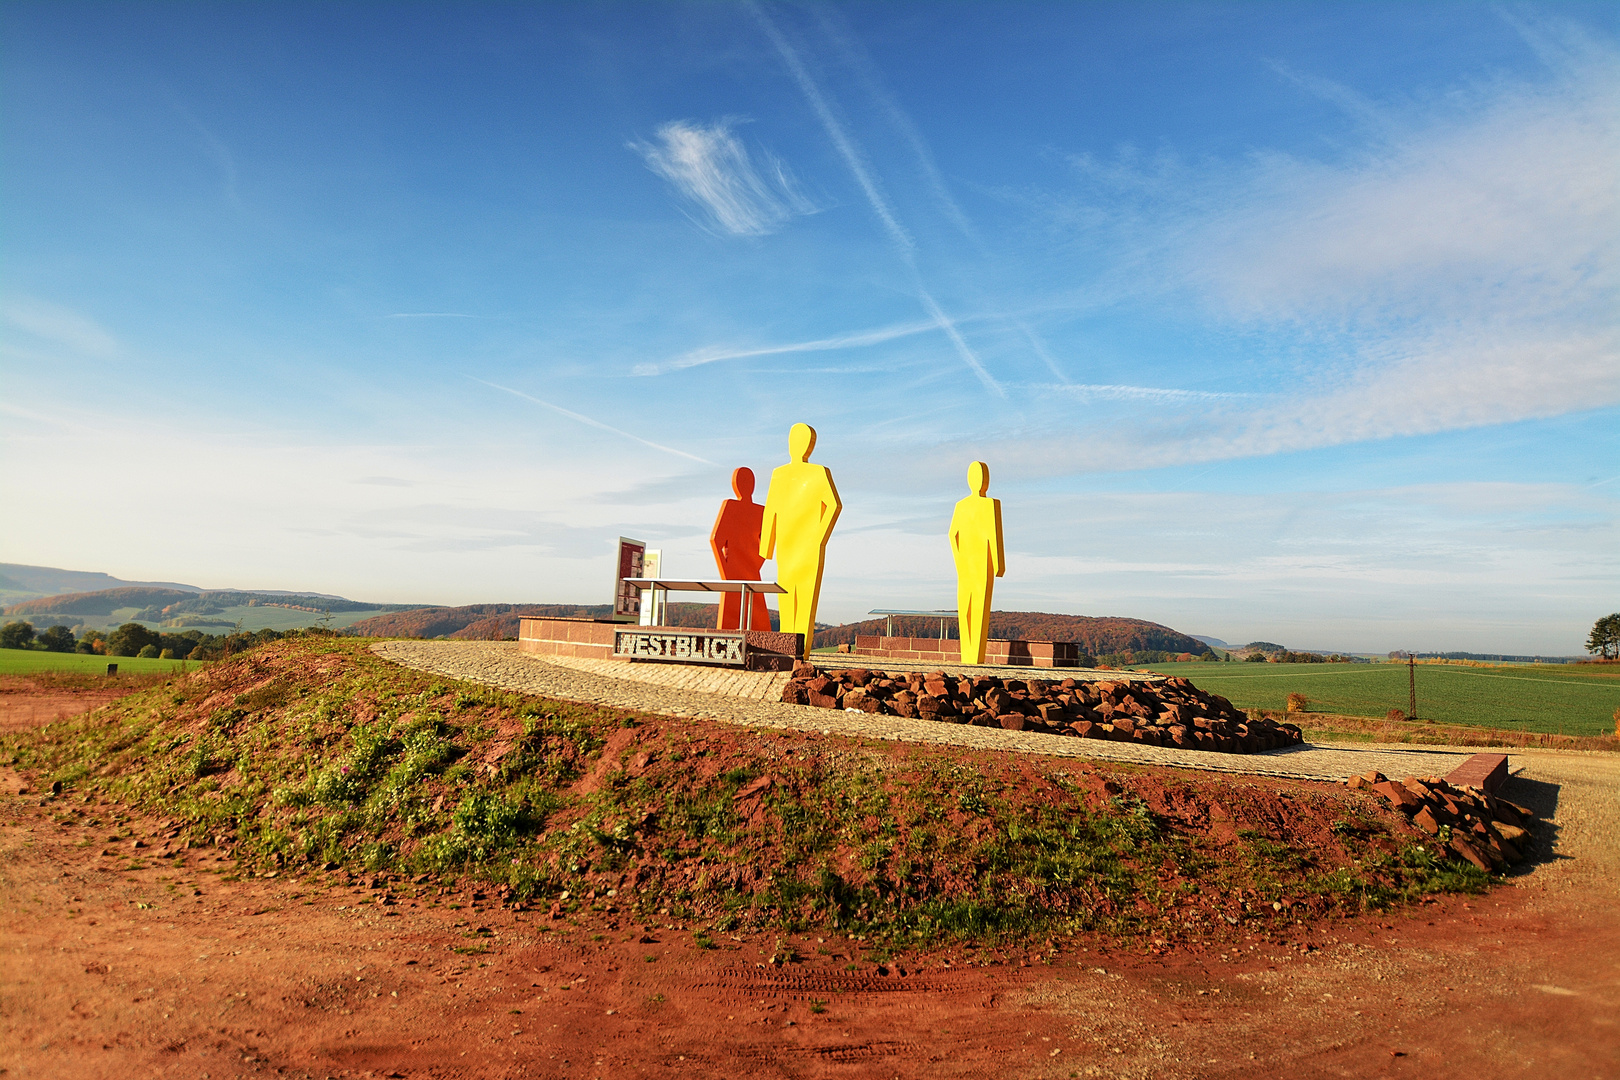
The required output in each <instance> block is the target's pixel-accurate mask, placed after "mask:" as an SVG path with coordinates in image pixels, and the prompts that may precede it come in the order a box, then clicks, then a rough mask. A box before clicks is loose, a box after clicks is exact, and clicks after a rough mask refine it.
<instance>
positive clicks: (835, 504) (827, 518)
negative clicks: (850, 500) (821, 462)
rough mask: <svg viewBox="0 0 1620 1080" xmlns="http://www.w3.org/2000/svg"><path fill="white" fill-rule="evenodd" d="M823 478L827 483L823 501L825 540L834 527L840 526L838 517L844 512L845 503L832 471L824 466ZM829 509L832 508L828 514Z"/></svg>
mask: <svg viewBox="0 0 1620 1080" xmlns="http://www.w3.org/2000/svg"><path fill="white" fill-rule="evenodd" d="M821 476H822V479H824V480H826V481H827V490H826V491H825V492H824V493H823V494H822V499H821V520H822V529H821V536H822V539H824V540H825V539H826V538H827V536H828V535H829V534H830V533H831V532H832V531H833V526H834V525H836V524H838V515H839V514H842V513H843V512H844V501H843V500H842V499H840V498H839V497H838V487H837V485H836V484H834V483H833V478H832V470H831V469H828V468H826V467H825V466H823V468H822V470H821ZM828 507H831V508H832V512H831V513H828Z"/></svg>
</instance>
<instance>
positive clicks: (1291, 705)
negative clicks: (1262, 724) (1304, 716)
mask: <svg viewBox="0 0 1620 1080" xmlns="http://www.w3.org/2000/svg"><path fill="white" fill-rule="evenodd" d="M1310 703H1311V699H1310V698H1308V697H1306V696H1305V695H1304V694H1289V695H1288V711H1289V712H1304V711H1305V709H1306V706H1308V705H1310Z"/></svg>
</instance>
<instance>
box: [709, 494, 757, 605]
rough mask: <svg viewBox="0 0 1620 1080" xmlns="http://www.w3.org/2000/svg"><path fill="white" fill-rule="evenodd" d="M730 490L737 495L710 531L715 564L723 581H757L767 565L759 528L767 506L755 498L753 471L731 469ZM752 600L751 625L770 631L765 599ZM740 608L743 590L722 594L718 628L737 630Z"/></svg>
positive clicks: (754, 598) (750, 598)
mask: <svg viewBox="0 0 1620 1080" xmlns="http://www.w3.org/2000/svg"><path fill="white" fill-rule="evenodd" d="M731 490H732V491H733V492H734V493H735V494H736V496H737V497H736V498H735V499H727V500H726V501H725V502H723V503H721V504H720V516H719V517H717V518H715V519H714V531H713V532H711V533H709V547H711V548H713V549H714V563H715V565H716V566H718V567H719V568H720V578H721V580H722V581H758V580H759V568H760V567H762V566H764V565H765V560H764V559H762V558H761V557H760V554H759V529H760V525H761V524H762V523H763V522H764V520H765V508H764V507H763V506H761V505H760V504H759V503H757V502H755V501H754V472H753V470H752V469H737V470H735V471H734V472H732V474H731ZM749 600H750V603H749V612H748V628H749V629H750V630H769V629H770V628H771V613H770V611H769V609H767V608H766V607H765V598H764V597H763V596H761V595H759V594H758V593H755V594H753V596H751V597H749ZM741 611H742V595H741V594H740V593H721V594H720V625H719V629H721V630H736V629H738V627H739V626H740V623H739V620H738V614H739V613H740V612H741Z"/></svg>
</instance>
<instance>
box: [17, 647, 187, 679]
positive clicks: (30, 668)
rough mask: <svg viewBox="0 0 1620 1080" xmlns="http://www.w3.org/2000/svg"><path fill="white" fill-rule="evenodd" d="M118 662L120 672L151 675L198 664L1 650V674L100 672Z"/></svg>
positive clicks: (131, 657)
mask: <svg viewBox="0 0 1620 1080" xmlns="http://www.w3.org/2000/svg"><path fill="white" fill-rule="evenodd" d="M108 664H117V665H118V673H119V674H120V675H131V674H133V675H149V674H153V673H158V672H161V673H163V674H169V673H179V672H182V671H186V670H191V671H195V670H196V669H197V667H198V664H197V663H191V664H187V663H186V662H185V661H183V660H157V659H148V660H142V659H140V658H139V657H136V656H94V655H91V654H88V653H53V652H42V651H40V650H37V649H0V675H28V674H32V673H34V672H39V671H53V672H54V671H65V672H82V673H84V674H87V675H99V674H102V673H104V672H105V671H106V670H107V665H108Z"/></svg>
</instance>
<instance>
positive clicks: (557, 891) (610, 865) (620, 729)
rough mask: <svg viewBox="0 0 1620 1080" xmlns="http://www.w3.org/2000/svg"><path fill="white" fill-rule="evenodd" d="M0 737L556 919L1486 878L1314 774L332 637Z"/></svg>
mask: <svg viewBox="0 0 1620 1080" xmlns="http://www.w3.org/2000/svg"><path fill="white" fill-rule="evenodd" d="M0 755H4V756H8V757H10V759H11V760H12V762H13V763H14V764H16V765H17V766H18V767H20V768H22V769H23V770H25V771H28V772H32V773H34V774H35V776H36V778H38V779H40V780H41V781H42V782H43V783H46V784H48V783H49V782H50V781H51V780H60V781H62V782H63V783H64V784H65V785H66V788H67V790H66V794H65V796H64V797H65V798H67V799H73V798H75V797H76V796H85V797H89V796H90V795H91V794H99V795H102V796H110V797H112V798H115V799H118V800H120V801H125V802H128V803H131V804H134V805H137V806H140V807H143V808H145V809H148V810H150V811H154V812H157V813H160V814H162V815H164V816H166V817H168V818H171V819H173V820H174V821H175V822H176V824H177V825H178V826H179V827H180V828H181V830H182V832H183V835H185V836H189V837H190V838H192V839H193V840H197V841H201V840H203V839H205V838H215V839H216V842H224V843H229V844H232V845H234V847H235V850H236V853H237V856H238V858H239V860H240V861H241V862H242V863H244V864H246V865H247V866H250V867H258V868H265V869H267V868H269V867H270V866H272V865H276V866H288V867H297V866H299V865H304V866H309V865H319V864H321V863H323V862H325V861H331V862H333V863H336V864H338V865H340V866H348V867H351V868H354V869H369V870H381V869H396V870H406V871H412V872H430V873H440V874H457V873H466V874H470V875H473V876H476V877H479V878H483V879H487V880H490V881H492V882H494V883H497V884H499V885H502V886H503V887H504V890H505V893H506V895H509V896H512V897H515V898H519V899H522V898H533V899H534V900H536V901H539V902H542V903H544V902H555V903H556V904H557V905H558V908H559V911H561V912H568V911H577V910H578V909H579V908H580V907H581V906H584V905H591V906H596V907H601V906H603V905H605V904H608V903H618V904H622V905H625V906H628V907H631V908H632V909H633V910H635V911H637V912H638V913H639V914H651V913H652V912H655V911H661V910H668V911H670V912H671V913H672V914H673V915H675V916H677V917H680V918H683V919H691V920H701V921H703V922H705V923H707V924H708V925H710V926H713V927H715V928H719V929H725V928H727V927H730V926H735V925H756V926H782V927H805V926H811V925H815V926H827V927H839V928H842V929H844V930H847V931H853V932H856V933H863V934H870V935H874V936H876V937H879V938H882V939H885V940H889V941H899V942H905V941H918V940H927V939H929V938H933V937H936V936H938V935H941V934H952V933H956V934H973V935H979V934H985V933H997V932H1011V933H1018V934H1024V933H1035V932H1041V933H1052V932H1061V931H1064V930H1073V929H1080V928H1100V929H1104V930H1111V931H1116V932H1124V933H1149V932H1151V933H1154V934H1158V935H1166V936H1179V935H1182V934H1187V933H1207V932H1209V931H1211V930H1215V931H1220V932H1224V931H1225V930H1227V929H1228V928H1229V926H1230V925H1232V924H1233V923H1234V922H1235V921H1237V920H1244V919H1247V920H1249V921H1250V922H1251V923H1253V922H1255V921H1258V922H1260V923H1262V924H1265V923H1271V922H1278V923H1281V922H1291V921H1292V920H1293V919H1294V918H1296V917H1298V916H1299V915H1300V914H1301V913H1302V912H1323V911H1329V910H1341V911H1349V910H1358V909H1359V908H1360V907H1362V906H1363V905H1373V906H1379V905H1383V904H1386V903H1392V902H1396V901H1398V900H1400V899H1401V898H1403V897H1410V896H1412V895H1415V894H1416V893H1418V892H1420V891H1437V890H1441V889H1477V888H1479V887H1481V886H1482V885H1483V884H1484V882H1485V880H1486V879H1485V877H1484V875H1482V874H1479V873H1478V872H1476V871H1473V870H1472V868H1466V867H1461V866H1460V865H1459V864H1456V863H1446V864H1436V863H1434V862H1433V861H1432V859H1431V858H1430V857H1429V856H1428V855H1426V854H1425V853H1424V852H1423V851H1422V849H1421V848H1418V847H1414V846H1413V843H1414V839H1419V838H1417V837H1415V836H1414V834H1412V833H1411V832H1409V831H1404V830H1402V829H1401V828H1399V827H1397V826H1394V819H1393V818H1391V817H1390V816H1389V815H1387V814H1384V813H1382V812H1380V811H1379V810H1378V809H1377V808H1376V806H1375V804H1374V803H1373V802H1372V801H1370V800H1367V799H1364V798H1361V797H1358V796H1355V795H1353V794H1352V793H1349V792H1346V791H1344V790H1343V789H1335V788H1322V787H1319V786H1311V785H1294V786H1292V787H1288V788H1287V790H1286V791H1281V792H1279V791H1278V790H1277V788H1276V786H1275V785H1272V786H1267V785H1265V784H1249V783H1244V782H1241V781H1231V780H1220V779H1214V778H1208V777H1203V776H1188V775H1186V774H1175V773H1165V772H1157V773H1155V772H1154V771H1153V770H1146V769H1132V768H1129V767H1109V768H1108V770H1107V771H1106V772H1104V771H1102V770H1100V769H1098V768H1092V767H1088V766H1086V765H1081V764H1077V763H1075V762H1072V761H1064V760H1054V759H1045V758H1039V757H1033V756H1031V757H1022V756H1018V755H996V754H989V753H985V752H981V751H970V750H966V749H956V748H947V747H919V746H903V745H897V744H891V743H887V742H878V741H874V742H869V743H862V742H859V741H855V740H848V739H818V738H815V737H813V736H807V735H804V734H800V733H781V732H762V731H753V730H749V729H746V728H741V727H733V726H729V725H722V724H714V723H704V722H697V721H682V720H675V719H670V718H661V717H649V716H642V715H636V714H631V713H627V712H623V711H620V710H613V709H604V708H597V707H592V706H585V705H575V704H569V703H562V702H555V701H548V700H545V699H541V698H534V697H525V696H521V695H516V694H511V693H506V692H502V691H498V690H494V689H491V688H488V687H481V686H475V685H470V684H464V683H457V682H453V681H451V680H447V679H442V678H435V677H433V676H429V675H426V674H422V673H418V672H413V671H409V670H407V669H403V668H399V667H396V666H393V665H391V664H388V663H386V662H384V661H382V660H381V659H379V658H377V657H376V656H374V655H373V654H371V653H370V652H368V651H366V649H365V647H364V643H361V642H355V641H353V640H351V639H321V640H316V641H300V642H281V643H277V644H274V645H270V646H266V647H264V648H262V649H260V650H257V651H255V652H253V653H249V654H246V655H244V656H241V657H237V658H234V659H232V660H229V661H224V662H221V663H217V664H212V665H209V666H208V667H207V668H206V669H205V670H202V671H198V672H195V673H193V674H191V675H190V676H188V677H186V678H183V679H173V680H170V681H168V682H166V683H164V684H162V685H159V686H155V687H153V688H152V689H150V690H146V691H143V692H140V693H136V694H131V695H129V696H128V697H125V698H123V699H120V700H119V701H117V702H114V703H113V704H111V705H109V706H106V707H104V708H103V709H101V710H99V711H97V712H96V713H93V714H90V715H88V716H86V717H81V718H78V719H76V720H71V721H62V722H58V723H55V724H52V725H49V726H47V727H45V728H42V729H39V730H37V731H35V732H31V733H27V734H23V735H15V736H8V737H6V738H5V739H3V740H0ZM0 760H4V757H0ZM1228 822H1230V823H1229V824H1228ZM1217 823H1218V824H1217ZM608 889H615V890H617V891H618V894H619V897H618V899H617V901H609V900H606V899H601V900H597V899H595V898H596V897H597V896H598V895H601V896H602V897H604V898H605V897H606V895H607V890H608ZM585 897H590V898H592V899H589V900H587V899H583V898H585ZM1273 904H1276V905H1278V907H1277V908H1273V906H1272V905H1273ZM1279 912H1280V913H1279Z"/></svg>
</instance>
